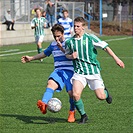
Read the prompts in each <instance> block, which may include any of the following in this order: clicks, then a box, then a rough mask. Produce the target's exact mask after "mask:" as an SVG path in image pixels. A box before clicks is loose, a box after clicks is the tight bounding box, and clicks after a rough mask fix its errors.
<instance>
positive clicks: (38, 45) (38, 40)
mask: <svg viewBox="0 0 133 133" xmlns="http://www.w3.org/2000/svg"><path fill="white" fill-rule="evenodd" d="M43 39H44V36H43V35H41V36H38V37H36V43H37V51H38V54H40V53H41V52H42V42H43ZM40 61H41V62H42V61H43V59H40Z"/></svg>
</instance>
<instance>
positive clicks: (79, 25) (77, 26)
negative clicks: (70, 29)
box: [74, 17, 86, 34]
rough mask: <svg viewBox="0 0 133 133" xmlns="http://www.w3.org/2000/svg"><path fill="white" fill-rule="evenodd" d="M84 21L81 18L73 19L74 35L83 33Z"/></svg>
mask: <svg viewBox="0 0 133 133" xmlns="http://www.w3.org/2000/svg"><path fill="white" fill-rule="evenodd" d="M85 25H86V21H85V19H84V18H83V17H77V18H75V19H74V32H75V33H76V34H81V33H82V32H84V29H85Z"/></svg>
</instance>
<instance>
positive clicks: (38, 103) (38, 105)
mask: <svg viewBox="0 0 133 133" xmlns="http://www.w3.org/2000/svg"><path fill="white" fill-rule="evenodd" d="M37 107H38V108H40V111H41V112H42V113H43V114H46V113H47V110H46V108H47V104H45V103H43V102H42V101H41V100H38V102H37Z"/></svg>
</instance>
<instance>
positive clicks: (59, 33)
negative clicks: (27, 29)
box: [51, 24, 64, 41]
mask: <svg viewBox="0 0 133 133" xmlns="http://www.w3.org/2000/svg"><path fill="white" fill-rule="evenodd" d="M51 31H52V33H53V37H54V39H55V40H56V41H57V39H59V38H61V41H63V40H64V27H63V26H62V25H60V24H55V25H54V26H53V27H52V29H51Z"/></svg>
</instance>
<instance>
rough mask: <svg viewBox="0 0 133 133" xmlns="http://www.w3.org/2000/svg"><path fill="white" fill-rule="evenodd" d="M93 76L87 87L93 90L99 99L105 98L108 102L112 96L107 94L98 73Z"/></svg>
mask: <svg viewBox="0 0 133 133" xmlns="http://www.w3.org/2000/svg"><path fill="white" fill-rule="evenodd" d="M94 78H95V79H93V80H89V81H88V84H89V87H90V88H91V89H92V90H94V91H95V94H96V96H97V98H98V99H100V100H105V99H106V101H107V103H109V104H110V103H111V102H112V97H111V95H110V94H109V92H108V90H107V89H106V88H105V86H104V83H103V80H102V78H101V76H100V74H96V75H94Z"/></svg>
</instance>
